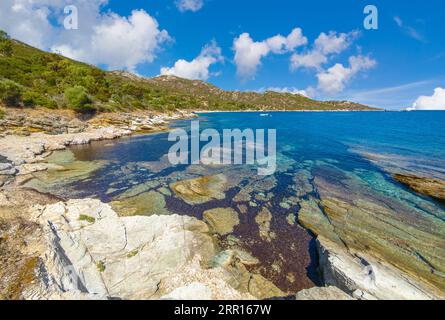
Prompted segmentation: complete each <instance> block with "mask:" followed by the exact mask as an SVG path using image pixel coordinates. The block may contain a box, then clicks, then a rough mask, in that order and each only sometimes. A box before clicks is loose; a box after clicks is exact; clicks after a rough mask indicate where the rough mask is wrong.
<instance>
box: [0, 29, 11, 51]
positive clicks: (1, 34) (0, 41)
mask: <svg viewBox="0 0 445 320" xmlns="http://www.w3.org/2000/svg"><path fill="white" fill-rule="evenodd" d="M0 54H2V55H4V56H6V57H10V56H11V55H12V42H11V39H10V38H9V36H8V34H7V33H6V32H5V31H3V30H0Z"/></svg>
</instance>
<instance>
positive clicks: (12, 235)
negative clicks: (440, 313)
mask: <svg viewBox="0 0 445 320" xmlns="http://www.w3.org/2000/svg"><path fill="white" fill-rule="evenodd" d="M193 116H194V114H193V113H182V112H181V113H178V112H176V113H172V114H170V115H165V114H153V113H133V114H131V113H122V114H104V115H99V116H98V117H95V118H92V119H77V118H76V119H75V118H73V117H72V115H65V114H57V115H46V114H45V115H41V114H39V115H38V116H37V115H36V114H32V115H31V114H26V115H13V114H12V113H11V114H10V115H7V116H6V117H5V118H4V119H3V120H1V122H0V128H2V129H3V130H2V132H3V137H1V138H0V222H1V224H0V240H1V241H0V252H1V258H2V260H1V266H2V268H3V267H4V266H5V268H3V271H2V272H3V273H2V274H0V275H1V280H0V292H2V293H1V295H0V298H2V299H114V298H119V299H264V298H273V297H275V298H276V297H283V295H284V293H283V292H281V290H280V289H278V288H277V287H276V286H274V284H273V283H271V282H270V281H268V280H267V279H265V278H263V277H262V276H261V275H259V274H255V273H251V272H249V271H248V270H249V266H251V265H254V264H256V263H258V262H257V260H256V259H255V258H254V257H252V256H251V255H249V253H247V252H243V251H241V250H226V251H223V252H218V251H217V248H216V245H215V243H214V240H213V239H212V237H211V236H210V235H211V233H212V232H217V233H221V234H224V233H226V232H230V230H226V229H225V228H222V227H221V226H220V221H219V219H221V217H225V216H227V218H225V220H229V221H231V226H234V225H236V224H237V223H238V222H239V221H238V217H237V216H236V217H235V215H234V213H233V212H231V211H229V209H227V210H226V211H224V212H223V214H222V215H221V212H213V211H209V212H207V213H206V214H205V219H204V221H201V220H198V219H196V218H193V217H187V216H179V215H152V216H128V217H126V216H119V215H118V214H117V213H116V211H115V210H114V209H113V208H112V207H110V206H109V205H108V204H104V203H102V202H100V201H98V200H93V199H77V200H67V201H61V200H60V199H56V198H54V197H52V196H51V195H45V194H39V193H38V192H36V191H34V190H29V189H26V188H23V187H22V186H23V183H24V181H26V180H27V179H28V177H29V175H30V174H31V173H33V172H36V171H44V170H48V169H50V166H51V164H49V163H46V162H44V161H43V160H44V159H45V158H46V157H47V156H49V155H51V153H52V152H54V151H56V150H63V149H65V148H66V147H67V146H69V145H76V144H88V143H90V142H91V141H98V140H108V139H116V138H120V137H123V136H127V135H131V134H134V133H140V132H157V131H164V130H166V129H167V128H168V122H169V121H172V120H178V119H184V118H191V117H193ZM218 179H219V178H218ZM218 181H219V180H218ZM218 181H217V182H218ZM204 182H206V181H204ZM204 182H202V183H204ZM187 183H188V184H191V185H192V187H193V188H192V187H190V186H188V185H187ZM202 183H201V184H202ZM316 183H318V184H317V187H318V189H319V190H318V191H319V192H321V193H323V192H326V193H327V191H323V186H324V183H325V182H323V181H316ZM199 186H200V184H197V183H196V181H189V182H186V183H184V182H183V183H182V184H175V185H172V186H171V188H172V190H173V191H174V192H176V193H178V194H181V196H182V197H184V199H186V200H187V199H189V198H190V199H195V198H196V196H195V193H197V194H198V195H199V196H200V197H209V198H218V197H219V194H218V191H217V190H216V191H215V190H214V192H216V193H215V194H209V195H207V194H205V195H203V194H202V192H201V191H200V189H199V188H198V187H199ZM190 190H191V191H193V192H194V193H193V194H189V193H190ZM326 190H328V189H326ZM330 197H332V195H329V194H326V195H325V197H324V199H326V200H324V202H323V203H321V204H317V203H313V202H310V201H307V202H304V203H303V204H302V208H301V210H300V213H299V216H298V222H299V223H300V224H301V225H303V226H304V227H305V228H307V229H309V230H310V231H311V232H312V233H313V234H315V236H317V241H316V245H317V251H318V256H319V257H318V258H319V262H320V272H321V275H322V278H323V281H324V285H326V287H322V288H313V289H307V290H303V291H301V292H299V293H297V294H296V295H295V296H294V297H291V298H294V299H297V300H300V299H329V300H337V299H338V300H340V299H364V300H371V299H444V298H445V295H444V294H443V292H442V291H440V290H438V289H437V288H434V287H432V286H430V285H429V284H426V283H425V282H423V281H422V280H421V279H419V278H417V277H415V276H414V275H413V274H412V273H410V272H409V271H410V270H403V271H402V270H401V268H397V267H396V266H394V265H391V264H388V263H387V262H386V257H385V256H379V252H378V251H375V252H372V249H374V248H370V247H369V246H370V243H366V241H362V240H360V239H355V238H354V237H352V238H348V237H347V236H345V234H348V233H347V232H350V230H343V229H342V214H343V213H342V212H343V210H346V211H348V210H349V215H351V216H353V215H354V214H356V215H363V212H366V214H368V210H370V211H372V210H380V209H381V208H369V207H366V205H365V204H364V203H360V204H359V205H358V209H356V211H351V210H352V205H351V204H349V203H346V200H344V201H345V202H344V203H338V202H335V201H334V200H333V199H330ZM188 201H192V200H188ZM191 203H193V202H191ZM345 206H350V207H347V208H346V209H345ZM320 207H323V208H324V211H325V213H327V216H326V215H325V213H323V212H321V211H320V209H319V208H320ZM354 210H355V209H354ZM360 210H362V211H360ZM346 211H345V212H346ZM263 220H264V221H265V223H264V225H265V226H266V224H267V221H268V220H267V215H265V217H264V219H263ZM269 220H270V219H269ZM257 222H258V221H257ZM258 223H259V222H258ZM392 223H394V222H392ZM259 224H260V223H259ZM224 227H226V225H225V224H224ZM229 229H230V228H229ZM363 229H364V230H366V226H365V227H364V228H363ZM377 232H379V230H377ZM263 234H264V236H265V237H266V238H267V237H268V236H269V232H268V230H267V228H265V230H264V232H263ZM42 240H44V241H42ZM371 246H372V245H371ZM364 248H367V249H364ZM15 251H17V253H16V255H13V252H15ZM383 252H384V251H383ZM6 266H8V267H6ZM141 279H142V280H141ZM433 280H434V278H433Z"/></svg>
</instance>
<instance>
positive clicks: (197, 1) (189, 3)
mask: <svg viewBox="0 0 445 320" xmlns="http://www.w3.org/2000/svg"><path fill="white" fill-rule="evenodd" d="M203 6H204V0H178V1H176V7H177V8H178V9H179V11H181V12H184V11H193V12H196V11H199V10H200V9H201V8H202V7H203Z"/></svg>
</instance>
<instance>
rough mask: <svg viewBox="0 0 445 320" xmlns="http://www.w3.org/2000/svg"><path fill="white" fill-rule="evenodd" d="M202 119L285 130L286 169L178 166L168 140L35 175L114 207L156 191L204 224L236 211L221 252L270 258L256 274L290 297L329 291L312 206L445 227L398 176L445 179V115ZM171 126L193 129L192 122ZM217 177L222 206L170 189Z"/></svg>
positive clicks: (110, 144) (84, 152) (103, 145)
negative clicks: (359, 209)
mask: <svg viewBox="0 0 445 320" xmlns="http://www.w3.org/2000/svg"><path fill="white" fill-rule="evenodd" d="M197 120H200V125H201V128H202V129H205V128H213V129H217V130H218V131H220V132H221V131H222V130H223V129H231V128H238V129H241V130H243V129H246V128H252V129H276V130H277V171H276V172H275V174H274V175H272V176H265V177H261V176H258V175H257V172H256V170H255V169H254V168H253V167H252V166H247V165H246V166H243V165H240V166H233V165H230V166H204V165H178V166H172V165H170V163H169V162H168V159H167V156H166V155H167V153H168V151H169V148H170V146H171V145H172V144H173V142H169V141H168V140H167V137H168V133H159V134H152V135H140V136H133V137H128V138H123V139H119V140H116V141H102V142H94V143H92V144H91V145H87V146H77V147H73V148H71V151H72V152H73V154H74V156H75V159H76V161H79V162H82V163H85V162H86V161H87V162H88V163H90V162H91V161H92V162H91V163H97V164H98V166H97V170H94V171H92V172H89V173H88V174H79V175H70V176H68V177H62V176H60V175H58V176H57V178H54V177H52V178H51V179H49V177H48V173H46V174H42V175H41V176H39V175H36V179H37V180H40V184H39V187H40V188H43V185H45V182H46V183H47V186H46V187H47V190H46V191H48V190H49V191H51V192H52V193H55V194H57V195H59V196H60V197H63V198H83V197H95V198H99V199H101V200H103V201H105V202H112V201H116V200H125V199H127V200H128V199H136V200H135V201H137V198H135V197H137V196H140V195H141V194H147V193H150V195H151V196H152V197H151V198H150V199H151V200H150V199H149V200H147V199H146V198H144V199H145V200H144V201H153V202H154V203H153V207H155V208H160V209H159V210H160V212H162V213H163V214H171V213H177V214H182V215H192V216H195V217H197V218H200V219H201V218H202V215H203V212H204V211H206V210H208V209H211V208H220V207H223V208H228V207H230V208H233V209H234V210H235V211H236V212H238V214H239V217H240V224H239V225H238V226H236V227H235V228H234V230H233V233H232V234H230V235H223V236H218V235H215V238H216V239H217V241H218V245H219V246H220V247H221V248H222V249H224V248H228V247H232V246H240V247H242V248H243V249H244V250H246V251H248V252H250V253H251V254H252V255H254V256H255V257H256V258H258V259H259V260H260V261H261V264H260V265H259V266H257V267H256V270H255V271H257V272H260V273H261V274H262V275H263V276H265V277H266V278H267V279H269V280H271V281H273V282H274V283H275V284H276V285H277V286H278V287H280V289H282V290H283V291H286V292H296V291H298V290H299V289H302V288H309V287H311V286H313V285H317V284H320V277H319V275H318V272H317V257H316V250H315V242H314V234H313V233H312V232H310V231H308V230H306V229H305V228H303V227H302V226H300V225H299V223H298V219H299V213H300V210H301V208H302V206H304V205H305V203H306V202H308V201H315V202H318V201H320V200H323V199H332V198H335V199H343V200H344V201H346V202H348V201H350V205H351V206H352V207H353V206H354V205H355V204H357V205H360V203H361V202H365V201H366V202H373V203H374V204H376V205H379V206H383V207H385V208H388V210H391V212H393V213H391V214H394V215H395V216H397V215H400V216H403V215H406V217H407V218H406V219H405V218H403V219H401V221H404V219H405V221H408V220H409V219H411V218H412V217H413V216H414V215H415V216H416V217H417V216H418V217H425V219H428V221H429V222H428V223H431V224H432V225H436V226H437V225H439V226H440V228H443V223H444V220H445V207H444V206H443V204H441V203H438V202H436V201H434V200H433V199H430V198H428V197H425V196H421V195H419V194H416V193H414V192H412V191H411V190H409V189H408V188H406V187H405V186H403V185H401V184H399V183H398V182H396V181H395V180H394V179H393V178H392V174H393V173H409V174H415V175H419V176H425V177H434V178H439V179H444V180H445V112H271V113H268V114H267V115H264V114H261V113H257V112H251V113H250V112H249V113H237V112H233V113H202V114H199V117H198V119H197ZM172 126H173V127H177V128H186V129H187V128H189V126H190V120H187V121H178V122H176V123H174V124H172ZM217 174H223V175H224V176H225V179H226V182H225V186H224V190H223V191H224V194H225V196H224V197H223V198H222V199H221V198H219V199H213V200H211V201H207V202H205V203H200V204H190V203H187V201H184V199H181V197H178V195H176V194H175V192H173V191H172V189H171V184H172V183H175V182H177V181H183V180H187V179H192V178H197V177H203V176H212V175H217ZM45 175H46V176H45ZM48 181H51V185H48ZM35 185H36V184H35ZM130 201H131V200H130ZM305 201H306V202H305ZM147 203H149V202H141V206H142V207H143V206H144V205H147ZM348 203H349V202H348ZM263 208H267V210H268V211H269V212H270V213H271V214H272V218H271V219H270V221H269V222H266V224H265V225H263V226H262V227H261V226H259V222H258V221H257V220H255V218H256V217H257V216H258V214H259V212H261V210H262V209H263ZM142 211H143V210H142ZM151 213H153V212H152V211H151V210H149V209H147V213H146V214H151ZM416 219H417V218H416ZM422 221H423V220H422ZM422 223H423V222H422ZM414 225H415V224H414ZM410 226H412V224H410ZM423 227H424V226H423V225H422V228H423ZM261 228H263V229H261ZM264 228H265V229H264ZM440 228H439V230H445V228H443V229H440ZM260 230H263V231H264V230H265V232H263V234H261V232H260ZM439 233H440V232H439ZM442 235H443V239H444V243H445V234H442ZM443 258H444V259H445V257H443ZM430 264H431V263H430Z"/></svg>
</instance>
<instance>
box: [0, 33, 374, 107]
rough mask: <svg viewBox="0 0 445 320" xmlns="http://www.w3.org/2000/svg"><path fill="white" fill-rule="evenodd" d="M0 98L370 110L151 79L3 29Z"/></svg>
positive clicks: (16, 102) (73, 103)
mask: <svg viewBox="0 0 445 320" xmlns="http://www.w3.org/2000/svg"><path fill="white" fill-rule="evenodd" d="M1 48H6V49H1ZM0 100H1V102H2V103H3V104H4V105H6V106H24V107H37V106H38V107H46V108H61V109H62V108H71V109H74V110H76V111H78V112H88V111H91V110H97V111H131V110H136V109H145V110H154V111H169V110H176V109H189V110H283V109H287V110H334V109H350V110H364V109H370V108H368V107H366V106H363V105H359V104H354V103H349V102H321V101H315V100H312V99H309V98H306V97H304V96H301V95H293V94H286V93H276V92H266V93H264V94H262V93H255V92H238V91H224V90H221V89H219V88H217V87H215V86H213V85H211V84H209V83H206V82H202V81H192V80H186V79H181V78H177V77H171V76H168V77H157V78H152V79H150V78H140V77H137V76H135V75H133V74H130V73H126V72H117V71H115V72H106V71H103V70H101V69H99V68H96V67H94V66H90V65H88V64H84V63H80V62H76V61H73V60H70V59H68V58H65V57H62V56H60V55H57V54H54V53H47V52H44V51H41V50H38V49H35V48H33V47H31V46H28V45H26V44H24V43H21V42H19V41H16V40H11V39H9V37H8V36H7V34H6V33H4V32H0Z"/></svg>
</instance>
